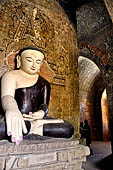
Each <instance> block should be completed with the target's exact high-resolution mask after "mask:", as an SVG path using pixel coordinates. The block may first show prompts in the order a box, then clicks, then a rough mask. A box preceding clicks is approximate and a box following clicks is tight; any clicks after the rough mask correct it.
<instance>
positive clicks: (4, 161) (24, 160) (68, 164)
mask: <svg viewBox="0 0 113 170" xmlns="http://www.w3.org/2000/svg"><path fill="white" fill-rule="evenodd" d="M89 154H90V152H89V148H88V147H87V146H84V145H80V144H79V140H77V139H52V138H51V139H50V138H48V139H46V140H24V141H23V142H22V143H21V144H20V145H19V146H16V145H15V144H13V143H9V142H8V141H5V140H3V141H0V170H4V169H5V170H10V169H11V170H18V169H19V170H23V169H24V170H37V169H38V170H45V169H46V170H64V169H65V170H82V165H83V163H84V162H86V156H87V155H89Z"/></svg>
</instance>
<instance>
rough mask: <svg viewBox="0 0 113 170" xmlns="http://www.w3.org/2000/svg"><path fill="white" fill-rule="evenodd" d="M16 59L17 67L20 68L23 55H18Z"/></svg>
mask: <svg viewBox="0 0 113 170" xmlns="http://www.w3.org/2000/svg"><path fill="white" fill-rule="evenodd" d="M16 60H17V68H20V65H21V57H20V56H19V55H18V56H17V57H16Z"/></svg>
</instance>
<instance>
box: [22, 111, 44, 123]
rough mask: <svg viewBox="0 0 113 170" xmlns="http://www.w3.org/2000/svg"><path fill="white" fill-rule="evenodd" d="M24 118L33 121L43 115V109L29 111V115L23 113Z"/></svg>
mask: <svg viewBox="0 0 113 170" xmlns="http://www.w3.org/2000/svg"><path fill="white" fill-rule="evenodd" d="M23 117H24V120H29V121H34V120H39V119H42V118H43V117H44V111H43V110H39V111H37V112H29V115H27V114H23Z"/></svg>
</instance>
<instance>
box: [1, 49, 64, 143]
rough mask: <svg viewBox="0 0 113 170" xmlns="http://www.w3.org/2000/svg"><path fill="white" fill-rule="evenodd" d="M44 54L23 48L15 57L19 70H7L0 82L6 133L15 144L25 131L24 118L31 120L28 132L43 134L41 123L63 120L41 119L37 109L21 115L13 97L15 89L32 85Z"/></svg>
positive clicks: (36, 78)
mask: <svg viewBox="0 0 113 170" xmlns="http://www.w3.org/2000/svg"><path fill="white" fill-rule="evenodd" d="M43 59H44V55H43V54H42V53H41V52H39V51H37V50H31V49H29V50H25V51H23V52H22V54H21V57H20V56H18V57H17V65H18V67H19V68H20V69H19V70H13V71H9V72H7V73H5V74H4V76H3V77H2V82H1V100H2V106H3V109H4V112H5V117H6V124H7V133H8V136H12V142H15V143H16V144H17V145H19V144H20V141H22V140H23V133H27V129H26V125H25V122H24V120H29V121H30V122H31V130H30V133H35V134H36V133H37V134H39V135H43V125H44V124H45V123H59V122H63V120H60V119H59V120H43V119H42V118H43V116H44V111H43V110H39V111H37V112H34V113H30V114H29V115H26V114H24V115H23V116H22V114H21V112H20V111H19V109H18V106H17V103H16V101H15V99H14V96H15V90H16V89H18V88H23V87H30V86H32V85H34V84H35V83H36V82H37V80H38V77H39V75H38V74H37V73H38V72H39V71H40V68H41V65H42V63H43Z"/></svg>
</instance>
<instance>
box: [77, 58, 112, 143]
mask: <svg viewBox="0 0 113 170" xmlns="http://www.w3.org/2000/svg"><path fill="white" fill-rule="evenodd" d="M78 64H79V98H80V121H84V120H85V119H87V120H88V121H89V124H90V127H91V132H92V139H94V140H104V139H105V137H104V134H105V128H104V121H103V114H102V113H103V112H102V109H103V107H102V105H101V103H102V101H101V98H102V94H103V91H104V89H105V84H104V81H103V78H102V75H101V72H100V70H99V69H98V67H97V66H96V65H95V63H94V62H92V61H91V60H89V59H88V58H85V57H82V56H80V57H79V60H78ZM108 129H109V127H108ZM108 136H109V135H108Z"/></svg>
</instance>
